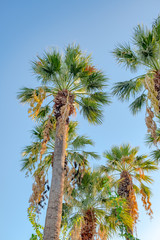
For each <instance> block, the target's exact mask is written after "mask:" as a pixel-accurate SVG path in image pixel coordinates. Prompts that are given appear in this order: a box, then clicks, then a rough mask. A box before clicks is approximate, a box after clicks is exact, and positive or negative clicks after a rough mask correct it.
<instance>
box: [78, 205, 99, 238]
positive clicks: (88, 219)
mask: <svg viewBox="0 0 160 240" xmlns="http://www.w3.org/2000/svg"><path fill="white" fill-rule="evenodd" d="M95 230H96V216H95V213H94V212H93V211H92V210H90V209H89V210H87V212H86V213H85V215H84V222H83V224H82V228H81V239H82V240H93V239H94V235H95Z"/></svg>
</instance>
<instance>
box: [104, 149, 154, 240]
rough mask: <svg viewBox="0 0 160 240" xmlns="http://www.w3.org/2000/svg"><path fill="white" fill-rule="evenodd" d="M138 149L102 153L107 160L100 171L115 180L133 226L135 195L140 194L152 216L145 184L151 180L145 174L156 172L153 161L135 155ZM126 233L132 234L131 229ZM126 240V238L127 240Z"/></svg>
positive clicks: (135, 205)
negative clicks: (125, 202) (126, 203)
mask: <svg viewBox="0 0 160 240" xmlns="http://www.w3.org/2000/svg"><path fill="white" fill-rule="evenodd" d="M137 153H138V148H137V147H136V148H131V146H130V145H122V146H120V147H118V146H115V147H112V148H111V150H110V151H105V152H104V157H105V158H106V159H107V162H106V166H102V167H101V171H102V172H104V173H106V174H107V175H109V174H112V175H111V176H112V177H114V178H115V186H116V188H117V193H118V195H119V196H121V197H122V198H125V199H126V201H127V202H128V207H129V214H130V216H131V217H132V219H133V223H134V224H135V223H136V221H137V219H138V205H137V201H136V195H137V194H141V196H142V198H141V200H142V202H143V205H144V207H145V209H146V210H147V211H148V214H149V215H151V214H152V210H151V203H150V195H151V191H150V188H149V187H148V186H147V185H146V183H147V184H148V183H152V181H153V180H152V178H151V177H150V176H149V175H147V174H146V173H148V172H152V171H155V170H157V169H158V168H157V165H156V163H155V162H154V161H152V160H149V159H147V156H146V155H137ZM134 224H133V225H132V227H130V228H128V232H129V233H130V234H133V227H134ZM127 239H128V238H127Z"/></svg>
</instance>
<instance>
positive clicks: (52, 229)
mask: <svg viewBox="0 0 160 240" xmlns="http://www.w3.org/2000/svg"><path fill="white" fill-rule="evenodd" d="M64 124H65V127H64V128H63V133H62V129H61V137H59V131H60V127H62V125H61V124H60V123H59V122H57V126H56V138H55V150H54V161H53V169H52V181H51V189H50V194H49V202H48V208H47V214H46V220H45V227H44V236H43V240H59V234H60V227H61V215H62V201H63V189H64V160H65V148H66V137H67V131H68V126H67V124H66V122H64Z"/></svg>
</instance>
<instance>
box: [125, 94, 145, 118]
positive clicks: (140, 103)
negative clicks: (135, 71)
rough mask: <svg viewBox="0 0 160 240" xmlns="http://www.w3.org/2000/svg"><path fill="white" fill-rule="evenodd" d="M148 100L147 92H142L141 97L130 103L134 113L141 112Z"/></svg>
mask: <svg viewBox="0 0 160 240" xmlns="http://www.w3.org/2000/svg"><path fill="white" fill-rule="evenodd" d="M146 100H147V96H146V94H144V93H142V94H141V95H140V96H139V97H137V98H136V99H135V100H134V101H133V102H132V103H131V104H130V105H129V108H130V110H131V112H132V114H133V115H135V114H136V113H138V112H140V111H141V110H142V108H143V107H144V106H145V104H146Z"/></svg>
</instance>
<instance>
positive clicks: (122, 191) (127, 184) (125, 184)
mask: <svg viewBox="0 0 160 240" xmlns="http://www.w3.org/2000/svg"><path fill="white" fill-rule="evenodd" d="M132 189H133V182H132V178H131V176H130V174H129V173H128V172H127V171H123V172H122V173H121V177H120V183H119V187H118V194H119V196H121V197H122V198H125V199H126V200H127V202H128V207H129V209H130V205H131V203H130V194H131V191H132ZM129 214H130V215H131V216H132V214H131V209H130V210H129ZM132 217H133V216H132ZM127 232H128V233H130V234H131V235H133V227H132V228H127ZM126 240H129V238H126Z"/></svg>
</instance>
